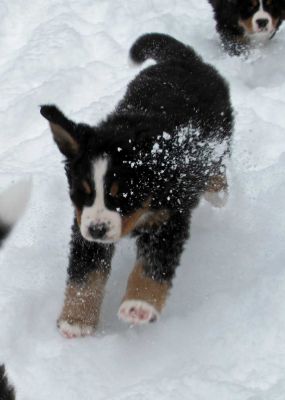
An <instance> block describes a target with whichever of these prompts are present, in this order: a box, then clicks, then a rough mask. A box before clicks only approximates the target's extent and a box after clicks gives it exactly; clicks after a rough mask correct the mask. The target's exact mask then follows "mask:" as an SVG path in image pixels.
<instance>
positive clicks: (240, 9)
mask: <svg viewBox="0 0 285 400" xmlns="http://www.w3.org/2000/svg"><path fill="white" fill-rule="evenodd" d="M209 2H210V3H211V4H212V6H213V9H214V15H215V19H216V22H217V25H216V27H217V31H218V32H219V34H220V36H221V39H222V43H223V46H224V48H225V50H226V51H228V52H229V53H230V54H232V55H239V54H241V53H243V52H245V51H246V50H247V49H248V45H249V44H250V42H251V41H266V40H269V39H271V38H272V37H273V36H274V35H275V33H276V31H277V29H278V28H279V26H280V25H281V23H282V21H283V19H284V17H285V1H284V0H209Z"/></svg>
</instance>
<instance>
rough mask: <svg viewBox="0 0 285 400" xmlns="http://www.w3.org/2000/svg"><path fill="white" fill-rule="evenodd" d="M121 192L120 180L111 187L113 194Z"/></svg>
mask: <svg viewBox="0 0 285 400" xmlns="http://www.w3.org/2000/svg"><path fill="white" fill-rule="evenodd" d="M118 192H119V184H118V182H113V183H112V186H111V189H110V194H111V196H113V197H115V196H116V195H117V194H118Z"/></svg>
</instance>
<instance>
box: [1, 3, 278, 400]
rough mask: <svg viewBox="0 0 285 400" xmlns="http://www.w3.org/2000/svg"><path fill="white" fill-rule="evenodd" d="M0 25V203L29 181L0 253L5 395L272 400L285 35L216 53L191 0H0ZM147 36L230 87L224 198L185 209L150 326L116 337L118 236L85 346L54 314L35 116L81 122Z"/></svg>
mask: <svg viewBox="0 0 285 400" xmlns="http://www.w3.org/2000/svg"><path fill="white" fill-rule="evenodd" d="M0 16H1V25H0V51H1V59H0V93H1V99H0V118H1V133H0V144H1V146H0V192H1V191H2V190H4V189H6V188H7V187H9V186H10V184H11V183H12V182H14V181H19V180H22V179H32V180H33V190H32V194H31V198H30V201H29V204H28V207H27V209H26V212H25V214H24V216H23V217H22V218H21V220H20V222H19V223H18V225H17V227H16V228H15V230H14V231H13V233H12V235H11V236H10V238H9V240H8V241H7V243H6V245H5V248H4V249H3V251H2V252H1V254H0V266H1V274H0V282H1V283H0V285H1V291H0V313H1V329H0V357H1V362H5V363H6V366H7V370H8V372H9V375H10V376H11V378H12V381H13V383H14V384H15V386H16V387H17V392H18V399H19V400H21V399H29V400H39V399H40V400H45V399H46V400H50V399H62V400H65V399H68V400H73V399H74V400H75V399H76V400H78V399H79V398H80V399H90V400H91V399H96V400H107V399H108V400H109V399H112V400H152V399H153V400H168V399H169V400H170V399H171V400H184V399H185V400H198V399H199V400H212V399H219V400H283V399H284V390H285V380H284V370H285V267H284V257H285V247H284V236H285V208H284V198H285V118H284V111H285V80H284V64H285V31H284V29H280V31H279V32H278V33H277V35H276V36H275V37H274V39H273V40H272V41H270V42H269V43H268V44H267V45H265V46H264V47H262V48H257V49H255V50H253V51H252V53H251V54H250V56H249V58H247V59H244V58H242V57H240V58H237V57H232V58H231V57H229V56H228V55H226V54H224V53H223V52H222V50H221V48H220V44H219V37H218V35H217V33H216V32H215V23H214V20H213V17H212V11H211V8H210V6H209V4H208V2H207V1H206V0H202V1H196V0H145V1H137V0H116V1H112V0H100V1H94V0H80V1H79V0H38V1H37V2H33V4H32V5H29V6H27V4H26V3H24V2H23V1H22V0H9V1H8V0H3V1H2V2H1V4H0ZM155 31H156V32H164V33H168V34H171V35H173V36H175V37H176V38H177V39H180V40H182V41H184V42H185V43H188V44H189V45H191V46H193V47H194V48H195V49H196V51H197V52H198V53H199V54H201V55H202V57H203V58H204V59H205V61H207V62H209V63H211V64H213V65H214V66H215V67H216V68H217V69H218V70H219V71H220V73H221V74H222V75H223V76H225V77H226V79H227V80H228V82H229V84H230V88H231V95H232V102H233V106H234V108H235V111H236V129H235V137H234V143H233V155H232V160H231V164H230V168H229V181H230V197H229V202H228V204H227V205H226V207H225V208H222V209H214V208H213V207H211V206H210V205H209V204H208V203H207V202H204V201H202V202H201V204H200V206H199V207H198V209H197V210H196V212H195V213H194V216H193V221H192V227H191V239H190V241H189V244H188V246H187V249H186V251H185V253H184V255H183V259H182V263H181V266H180V268H179V269H178V272H177V277H176V280H175V282H174V287H173V290H172V295H171V297H170V298H169V301H168V304H167V307H166V310H165V312H164V314H163V315H162V318H161V319H160V321H159V323H157V324H153V325H150V326H144V327H140V328H133V329H130V328H128V326H127V325H124V324H122V323H121V322H120V321H119V320H118V319H117V316H116V314H117V311H118V308H119V305H120V301H121V297H122V295H123V293H124V289H125V286H126V279H127V276H128V273H129V271H130V269H131V267H132V264H133V262H134V256H135V252H134V244H133V243H132V242H131V241H127V240H125V241H123V242H122V243H121V244H120V245H119V246H118V249H117V253H116V256H115V259H114V262H113V274H112V276H111V278H110V281H109V283H108V286H107V293H106V297H105V301H104V305H103V310H102V316H101V324H100V327H99V329H98V333H97V335H96V336H95V337H90V338H84V339H79V340H74V341H68V340H65V339H63V338H62V337H61V336H60V335H59V333H58V331H57V329H56V318H57V316H58V314H59V312H60V308H61V305H62V302H63V292H64V286H65V275H66V267H67V261H68V242H69V235H70V233H69V229H70V223H71V220H72V215H73V214H72V213H73V211H72V207H71V205H70V201H69V197H68V193H67V183H66V178H65V175H64V170H63V165H62V163H61V160H62V158H61V155H60V154H59V152H58V150H57V148H56V146H55V145H54V143H53V141H52V138H51V134H50V132H49V129H48V126H47V123H46V121H45V120H44V119H43V118H42V117H41V116H40V113H39V105H40V104H46V103H56V104H57V105H58V106H59V107H60V108H62V110H63V111H64V112H65V113H66V115H67V116H69V117H70V118H72V119H74V120H76V121H84V122H87V123H92V124H94V123H96V122H97V121H99V120H100V119H101V118H103V117H104V116H105V115H106V114H107V113H108V112H109V111H111V110H112V108H113V107H114V105H115V104H116V102H117V101H118V100H119V99H120V98H121V97H122V95H123V94H124V91H125V89H126V85H127V83H128V82H129V81H130V80H131V79H132V78H133V77H134V76H135V75H136V74H137V73H138V70H139V68H138V67H131V66H130V64H129V62H128V49H129V48H130V46H131V44H132V43H133V42H134V40H135V39H136V38H137V37H138V36H139V35H140V34H142V33H145V32H155ZM140 68H144V66H142V67H140Z"/></svg>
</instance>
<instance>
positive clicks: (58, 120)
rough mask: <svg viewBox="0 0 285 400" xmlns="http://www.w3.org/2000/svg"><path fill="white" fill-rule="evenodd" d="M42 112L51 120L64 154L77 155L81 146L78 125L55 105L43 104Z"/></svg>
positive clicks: (51, 126)
mask: <svg viewBox="0 0 285 400" xmlns="http://www.w3.org/2000/svg"><path fill="white" fill-rule="evenodd" d="M40 112H41V114H42V116H43V117H44V118H46V119H47V120H48V121H49V125H50V129H51V131H52V134H53V138H54V141H55V142H56V144H57V146H58V148H59V150H60V151H61V152H62V154H63V155H65V157H67V158H73V157H75V156H76V155H77V154H78V153H79V148H80V146H79V140H78V137H77V135H76V127H77V125H76V124H75V123H74V122H72V121H70V120H69V119H68V118H66V117H65V115H64V114H63V113H62V112H61V111H60V110H59V109H58V108H57V107H56V106H54V105H44V106H41V109H40Z"/></svg>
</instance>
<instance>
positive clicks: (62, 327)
mask: <svg viewBox="0 0 285 400" xmlns="http://www.w3.org/2000/svg"><path fill="white" fill-rule="evenodd" d="M58 329H59V332H60V333H61V335H62V336H63V337H65V338H67V339H75V338H79V337H84V336H91V335H93V334H94V327H93V326H89V325H80V324H70V323H69V322H67V321H64V320H62V321H59V322H58Z"/></svg>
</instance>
